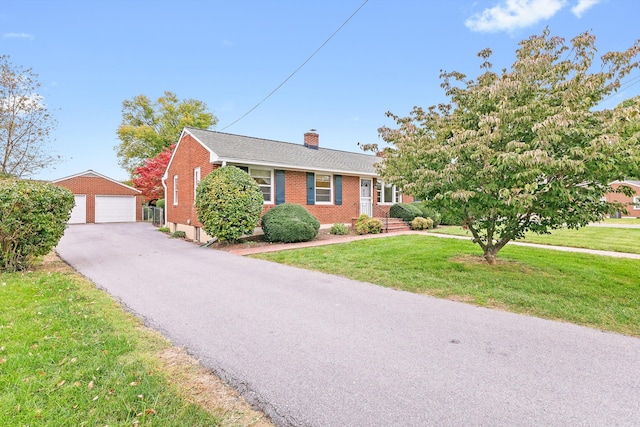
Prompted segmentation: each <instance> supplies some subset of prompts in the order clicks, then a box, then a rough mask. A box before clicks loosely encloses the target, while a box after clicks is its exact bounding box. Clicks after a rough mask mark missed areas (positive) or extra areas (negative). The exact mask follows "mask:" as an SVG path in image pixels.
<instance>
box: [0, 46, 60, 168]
mask: <svg viewBox="0 0 640 427" xmlns="http://www.w3.org/2000/svg"><path fill="white" fill-rule="evenodd" d="M37 77H38V76H37V74H34V73H33V71H32V70H31V68H27V69H23V68H22V67H19V66H15V65H13V64H11V62H9V57H8V56H6V55H3V56H0V176H15V177H24V176H30V175H33V174H34V173H36V172H38V171H40V170H42V169H46V168H48V167H51V166H53V165H54V164H56V163H58V162H59V161H60V157H59V156H56V155H54V154H52V151H51V148H50V147H49V137H50V134H51V132H52V131H53V130H54V129H55V126H56V121H55V119H54V118H53V116H52V115H51V113H50V112H49V109H48V108H47V106H46V105H45V104H44V102H43V98H42V96H40V94H38V89H39V88H40V83H39V82H38V79H37Z"/></svg>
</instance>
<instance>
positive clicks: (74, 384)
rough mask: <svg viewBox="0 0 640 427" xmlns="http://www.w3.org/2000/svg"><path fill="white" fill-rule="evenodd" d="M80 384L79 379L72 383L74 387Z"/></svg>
mask: <svg viewBox="0 0 640 427" xmlns="http://www.w3.org/2000/svg"><path fill="white" fill-rule="evenodd" d="M81 385H82V383H81V382H80V381H76V382H74V383H73V386H74V387H80V386H81Z"/></svg>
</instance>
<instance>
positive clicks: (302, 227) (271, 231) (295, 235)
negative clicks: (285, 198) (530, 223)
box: [262, 203, 320, 243]
mask: <svg viewBox="0 0 640 427" xmlns="http://www.w3.org/2000/svg"><path fill="white" fill-rule="evenodd" d="M318 230H320V221H318V220H317V219H316V217H314V216H313V215H311V213H310V212H309V211H308V210H306V209H305V208H304V207H303V206H301V205H296V204H293V203H285V204H282V205H278V206H276V207H274V208H272V209H269V210H268V211H267V213H265V214H264V216H263V217H262V231H264V237H265V239H266V240H267V241H269V242H283V243H294V242H306V241H309V240H313V239H315V238H316V236H317V235H318Z"/></svg>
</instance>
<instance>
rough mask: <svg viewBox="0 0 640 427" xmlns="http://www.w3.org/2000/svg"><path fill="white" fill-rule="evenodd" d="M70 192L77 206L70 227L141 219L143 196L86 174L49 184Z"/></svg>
mask: <svg viewBox="0 0 640 427" xmlns="http://www.w3.org/2000/svg"><path fill="white" fill-rule="evenodd" d="M52 183H53V184H55V185H57V186H59V187H63V188H66V189H68V190H69V191H71V192H72V193H73V195H74V197H75V202H76V205H75V207H74V208H73V210H72V211H71V218H70V220H69V224H93V223H96V222H102V223H105V222H135V221H140V220H141V219H142V192H141V191H140V190H138V189H135V188H133V187H130V186H128V185H127V184H124V183H122V182H119V181H116V180H114V179H111V178H109V177H107V176H104V175H101V174H99V173H98V172H95V171H92V170H88V171H85V172H82V173H79V174H76V175H71V176H67V177H65V178H60V179H56V180H54V181H52Z"/></svg>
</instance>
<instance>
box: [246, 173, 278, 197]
mask: <svg viewBox="0 0 640 427" xmlns="http://www.w3.org/2000/svg"><path fill="white" fill-rule="evenodd" d="M254 171H261V172H269V184H268V185H267V184H261V183H260V182H258V180H257V179H256V177H255V176H254ZM249 175H250V176H251V178H253V179H254V180H255V181H256V183H257V184H258V186H259V187H260V191H261V192H262V189H263V188H267V187H268V188H269V200H266V199H265V200H264V204H265V205H273V204H274V203H275V202H274V197H273V188H274V185H273V169H268V168H249ZM257 178H266V177H264V176H262V175H260V176H258V177H257ZM262 195H263V196H264V192H262Z"/></svg>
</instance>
